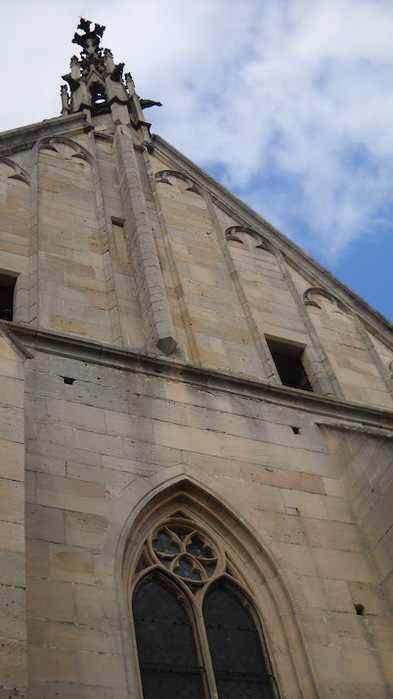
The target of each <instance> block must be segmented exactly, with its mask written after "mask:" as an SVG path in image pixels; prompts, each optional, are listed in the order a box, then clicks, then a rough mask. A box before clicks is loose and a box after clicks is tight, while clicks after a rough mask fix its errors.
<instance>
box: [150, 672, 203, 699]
mask: <svg viewBox="0 0 393 699" xmlns="http://www.w3.org/2000/svg"><path fill="white" fill-rule="evenodd" d="M143 696H144V699H153V697H154V698H156V699H203V697H204V696H205V693H204V691H203V689H202V684H201V679H200V677H198V676H192V675H187V674H184V675H182V674H181V673H180V672H176V673H173V672H154V671H153V672H149V671H145V672H144V674H143Z"/></svg>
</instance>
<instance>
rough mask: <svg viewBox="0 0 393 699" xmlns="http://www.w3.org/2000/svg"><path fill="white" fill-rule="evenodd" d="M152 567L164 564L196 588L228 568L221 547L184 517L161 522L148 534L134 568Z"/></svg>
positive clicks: (159, 566)
mask: <svg viewBox="0 0 393 699" xmlns="http://www.w3.org/2000/svg"><path fill="white" fill-rule="evenodd" d="M152 567H156V568H157V567H158V568H165V569H166V570H167V571H168V573H171V574H172V575H175V576H176V577H178V578H180V579H181V580H182V581H183V583H185V584H186V585H188V586H190V587H192V588H194V589H195V591H196V588H200V587H203V586H204V585H205V584H207V583H208V582H211V581H212V580H213V579H215V578H216V577H217V576H219V575H222V574H223V573H225V572H226V568H227V566H226V556H225V553H224V552H223V551H222V550H221V547H220V546H219V545H217V543H213V541H212V539H211V538H210V536H208V535H207V534H205V533H204V532H202V531H201V530H200V529H199V527H198V528H197V527H196V526H195V524H194V522H192V521H189V520H188V519H187V518H183V517H179V518H177V517H175V518H171V519H170V520H167V521H166V522H163V523H161V524H160V525H159V526H156V527H155V528H154V529H153V530H152V531H151V532H150V534H149V535H148V537H147V539H146V540H145V543H144V546H143V549H142V551H141V556H140V557H139V561H138V564H137V567H136V572H141V571H142V570H145V571H146V569H147V568H149V569H151V568H152Z"/></svg>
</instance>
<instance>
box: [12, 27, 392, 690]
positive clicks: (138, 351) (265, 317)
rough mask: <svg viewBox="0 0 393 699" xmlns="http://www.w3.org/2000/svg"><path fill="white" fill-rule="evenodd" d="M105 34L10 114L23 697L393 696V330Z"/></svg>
mask: <svg viewBox="0 0 393 699" xmlns="http://www.w3.org/2000/svg"><path fill="white" fill-rule="evenodd" d="M103 30H104V27H100V26H98V25H95V26H94V27H93V26H92V25H91V24H90V22H87V21H85V20H81V23H80V25H79V27H78V31H77V33H76V35H75V37H74V43H77V44H79V46H80V48H81V54H80V57H75V56H74V57H73V58H72V59H71V68H70V73H69V74H68V75H66V76H64V79H65V81H66V82H67V87H66V86H63V88H62V115H61V116H59V117H57V118H54V119H49V120H46V121H44V122H42V123H40V124H33V125H31V126H28V127H23V128H20V129H16V130H14V131H9V132H6V133H3V134H1V135H0V237H1V258H0V259H1V262H0V306H1V318H2V320H1V323H0V326H1V327H0V372H1V387H2V388H1V392H0V410H1V415H2V419H1V422H0V429H1V435H0V450H1V460H0V498H1V507H0V594H1V606H0V616H1V623H0V637H1V643H0V697H4V698H5V697H29V699H54V698H55V697H60V698H62V699H65V698H67V699H70V698H74V697H75V698H78V699H88V698H90V697H99V699H126V698H129V697H132V698H134V697H135V698H138V699H141V698H142V697H144V699H150V698H151V697H156V698H158V699H160V698H164V697H165V698H166V697H179V698H181V699H183V698H185V697H187V698H188V697H190V698H193V697H195V699H199V698H201V699H202V698H203V697H209V698H211V697H219V698H220V699H224V698H228V699H230V698H235V697H236V698H240V697H245V698H246V697H249V698H252V699H253V698H254V697H255V698H256V697H265V698H269V699H270V698H273V697H274V698H276V699H277V698H278V697H281V698H282V699H289V698H294V699H295V698H298V697H305V698H311V697H323V698H324V697H330V698H333V697H337V699H338V698H339V699H344V698H345V697H348V698H349V697H350V698H351V699H353V698H354V697H373V699H375V698H382V697H389V696H392V687H393V616H392V614H393V612H392V602H393V572H392V568H393V528H392V523H393V468H392V466H393V464H392V462H393V450H392V435H393V431H392V428H393V412H392V409H393V401H392V392H393V381H392V374H393V364H392V360H393V349H392V347H393V344H392V328H391V325H390V324H389V323H388V321H386V320H385V319H384V318H383V317H382V316H380V315H379V314H378V313H377V312H376V311H374V310H373V309H371V308H370V307H369V306H368V305H367V304H366V303H365V302H363V301H362V300H361V299H360V298H358V297H357V296H356V295H355V294H354V293H353V292H352V291H350V290H349V289H348V288H346V287H345V286H344V285H342V284H341V283H340V282H339V281H338V280H337V279H335V278H334V277H333V276H332V275H331V274H330V273H329V272H327V271H326V270H325V269H323V268H322V267H321V266H320V265H318V264H317V263H316V262H314V261H313V260H312V259H310V258H309V257H308V256H307V255H306V254H305V253H304V252H302V251H301V250H300V249H299V248H298V247H296V246H295V245H294V244H293V243H292V242H291V241H289V240H288V239H287V238H286V237H285V236H283V235H282V234H281V233H280V232H279V231H277V230H275V229H273V228H272V226H270V225H269V224H268V223H267V222H266V221H265V220H263V219H262V218H261V217H260V216H258V215H257V214H256V213H254V212H253V211H252V210H250V209H249V208H248V207H247V206H246V205H245V204H243V203H242V202H241V201H239V200H238V199H236V198H235V197H234V196H233V195H231V194H230V193H229V192H228V191H227V190H225V189H224V188H223V187H222V186H221V185H220V184H219V183H217V182H216V181H214V180H213V179H212V178H211V177H209V176H208V175H207V174H206V173H204V172H203V171H201V170H200V169H199V168H198V167H197V166H196V165H195V164H193V163H192V162H190V161H189V160H187V158H185V157H184V156H183V155H182V154H180V153H179V152H177V151H176V150H175V149H174V148H173V147H172V146H171V145H169V144H168V143H166V142H165V141H164V140H163V139H162V138H160V137H159V136H156V135H151V132H150V124H149V123H148V122H147V121H146V120H145V117H144V110H145V109H146V108H148V107H150V106H153V105H154V104H156V103H154V102H152V101H151V100H143V99H140V98H139V97H138V95H137V94H136V92H135V88H134V83H133V81H132V78H131V76H130V75H129V74H126V75H125V76H124V77H123V65H122V64H115V63H114V60H113V56H112V54H111V52H110V51H109V50H107V49H103V48H101V39H102V34H103Z"/></svg>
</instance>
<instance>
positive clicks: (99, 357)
mask: <svg viewBox="0 0 393 699" xmlns="http://www.w3.org/2000/svg"><path fill="white" fill-rule="evenodd" d="M6 324H7V326H8V328H9V329H10V331H11V332H12V334H14V335H16V337H17V338H18V340H19V341H20V342H22V343H23V345H24V346H26V347H27V348H28V349H29V350H35V351H36V352H43V353H47V354H54V355H59V356H63V357H67V358H69V359H75V360H79V361H83V362H88V363H91V364H98V365H102V366H106V367H112V368H114V369H120V370H122V371H130V372H134V373H144V374H147V375H150V376H157V375H159V376H161V378H165V379H169V380H173V381H183V382H185V383H189V384H192V385H194V386H198V387H200V388H203V389H205V390H206V389H207V390H213V389H214V390H218V391H224V392H226V393H234V394H237V395H240V396H243V397H246V398H252V399H257V400H262V401H265V402H267V403H275V404H278V405H282V406H283V407H287V408H296V409H299V410H302V411H304V412H307V413H312V414H314V415H323V416H326V417H328V418H330V419H332V418H334V419H335V420H340V421H342V422H340V424H341V425H345V424H353V423H357V424H358V425H360V424H361V425H363V428H364V427H366V426H367V427H371V428H379V429H381V428H382V429H384V430H393V410H383V409H378V408H375V407H372V406H369V405H364V404H361V403H350V402H349V401H346V400H344V399H341V398H334V397H332V396H322V395H320V394H316V393H309V392H307V391H302V390H300V389H297V388H289V387H287V386H285V387H284V386H273V385H271V384H268V383H267V382H263V381H255V380H253V379H248V378H246V377H243V376H240V375H239V374H235V373H233V374H229V373H226V372H224V371H220V370H217V369H204V368H203V367H199V366H195V365H192V364H186V363H184V362H181V361H179V360H178V359H176V358H173V359H168V358H167V357H163V356H159V355H154V354H148V353H147V352H142V351H140V352H137V351H135V350H131V349H122V348H117V347H112V346H110V345H103V344H100V343H98V342H93V341H91V340H85V339H83V338H81V337H73V336H67V335H65V334H60V333H54V332H48V331H45V330H36V329H35V328H32V327H29V326H23V325H20V324H17V323H6Z"/></svg>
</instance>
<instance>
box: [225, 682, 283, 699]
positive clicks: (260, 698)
mask: <svg viewBox="0 0 393 699" xmlns="http://www.w3.org/2000/svg"><path fill="white" fill-rule="evenodd" d="M216 684H217V691H218V696H219V699H240V697H241V699H271V697H273V696H274V695H273V693H272V689H271V684H270V680H266V682H264V681H263V680H256V681H255V682H253V681H252V680H250V679H246V680H244V679H242V678H239V679H238V680H236V679H235V680H228V679H220V678H217V677H216Z"/></svg>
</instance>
